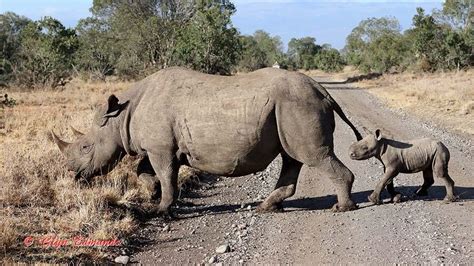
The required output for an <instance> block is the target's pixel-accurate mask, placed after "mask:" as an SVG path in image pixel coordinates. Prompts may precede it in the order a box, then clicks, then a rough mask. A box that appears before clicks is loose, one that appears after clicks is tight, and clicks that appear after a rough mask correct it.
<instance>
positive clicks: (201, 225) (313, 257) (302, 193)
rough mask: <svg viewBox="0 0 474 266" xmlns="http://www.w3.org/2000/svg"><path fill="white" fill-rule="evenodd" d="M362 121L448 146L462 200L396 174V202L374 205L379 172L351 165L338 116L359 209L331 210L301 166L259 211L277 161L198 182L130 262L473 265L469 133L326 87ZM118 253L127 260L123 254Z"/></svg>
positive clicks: (326, 189)
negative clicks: (277, 201) (271, 205)
mask: <svg viewBox="0 0 474 266" xmlns="http://www.w3.org/2000/svg"><path fill="white" fill-rule="evenodd" d="M327 87H328V89H329V92H330V93H331V94H332V95H333V97H334V98H335V99H336V100H337V101H338V102H339V103H340V105H341V106H342V108H343V109H344V110H345V111H346V113H347V114H348V115H349V116H350V119H351V120H352V121H353V122H354V123H355V124H356V125H357V126H358V127H359V128H361V127H362V126H365V127H367V128H369V129H371V130H374V129H376V128H382V129H383V130H385V131H386V132H388V133H389V134H390V135H392V136H393V137H394V138H396V139H400V140H403V139H405V140H406V139H411V138H420V137H434V138H436V139H439V140H441V141H443V142H444V143H445V144H446V146H447V147H448V148H449V149H450V151H451V162H450V175H451V177H452V178H453V179H454V181H455V182H456V192H457V194H458V195H459V196H460V198H461V200H460V201H458V202H455V203H449V204H446V203H444V202H443V201H442V198H443V197H444V195H445V190H444V184H443V183H442V181H441V180H435V184H434V186H433V187H432V188H431V189H430V191H429V192H430V196H428V197H423V198H420V197H415V196H414V191H415V190H416V189H417V187H418V186H419V185H420V184H421V183H422V182H423V179H422V175H421V173H418V174H412V175H399V176H398V177H397V178H396V179H395V185H396V186H397V187H398V188H397V189H398V190H399V191H401V192H402V193H403V195H404V201H403V202H402V203H399V204H391V203H388V202H387V201H388V195H387V194H383V196H384V197H385V201H386V204H383V205H379V206H373V205H372V204H369V203H368V202H367V196H368V195H369V194H370V193H371V191H372V189H373V188H374V187H375V184H376V182H377V180H378V178H379V177H380V176H381V174H382V171H383V169H382V165H381V164H380V163H379V162H378V161H376V160H375V159H371V160H368V161H352V160H350V159H349V156H348V152H347V149H348V147H349V145H350V144H351V143H352V142H353V141H355V137H354V136H353V134H352V132H351V130H350V129H349V128H348V126H346V125H345V124H344V123H342V122H341V120H339V119H338V120H337V122H336V123H337V129H336V132H335V146H336V154H337V155H338V156H339V158H340V159H341V160H342V161H343V162H344V164H346V165H347V166H348V167H349V168H350V169H351V170H352V171H353V173H354V174H355V176H356V180H355V183H354V187H353V197H354V200H355V201H356V203H357V204H358V205H359V207H360V208H359V209H358V210H356V211H351V212H346V213H333V212H331V210H330V207H331V206H332V205H333V204H334V203H335V202H336V198H335V192H334V186H333V185H332V184H331V181H330V180H329V179H327V178H326V177H324V176H320V175H319V173H318V170H317V169H313V168H308V167H303V170H302V172H301V174H300V180H299V182H298V188H297V193H296V195H295V196H294V197H292V198H290V199H289V200H287V201H286V202H285V203H284V207H285V212H283V213H271V214H257V213H255V206H256V205H257V204H258V203H259V202H260V201H261V200H262V199H263V198H264V197H265V196H266V195H268V194H269V193H270V192H271V191H272V188H273V186H274V184H275V183H276V180H277V178H278V173H279V170H280V167H281V161H280V159H279V158H277V159H276V160H275V161H274V162H273V163H272V164H271V165H270V166H269V167H268V168H267V169H266V170H265V171H264V172H260V173H257V174H254V175H249V176H244V177H238V178H220V177H217V178H216V177H207V178H204V180H202V181H203V184H204V185H203V186H202V187H201V188H200V189H198V190H197V191H195V192H193V193H192V194H191V195H187V197H186V198H182V199H181V200H180V204H179V206H178V207H177V208H176V213H177V215H178V219H177V220H174V221H171V222H166V221H163V220H161V219H153V220H150V221H147V222H146V223H145V225H144V227H143V228H142V229H141V230H140V231H139V232H138V233H137V234H136V236H135V238H134V241H132V243H131V245H130V249H128V250H125V251H124V255H126V256H128V257H126V259H127V260H128V259H130V262H132V263H143V264H155V263H162V264H183V263H232V264H238V263H241V264H242V263H245V264H247V263H285V264H286V263H298V264H314V263H318V264H321V263H331V264H340V263H341V264H348V263H358V264H361V263H371V264H373V263H384V264H393V263H407V264H408V263H409V264H412V263H435V264H441V263H447V264H474V223H473V218H474V201H473V199H474V174H473V173H474V163H473V162H474V160H473V155H474V147H473V142H474V139H473V137H472V136H470V135H464V136H459V135H454V134H452V133H450V132H449V131H447V130H444V129H441V128H438V127H436V125H432V124H429V123H425V122H423V121H420V120H418V119H417V118H414V117H411V116H409V115H407V114H405V113H403V112H401V111H400V110H390V109H387V108H386V107H384V106H382V105H381V104H380V102H379V101H378V100H377V99H376V98H374V97H373V96H371V95H370V94H368V93H367V92H365V91H363V90H357V89H354V88H351V87H348V86H347V85H339V84H331V85H329V84H328V85H327ZM121 259H123V258H121Z"/></svg>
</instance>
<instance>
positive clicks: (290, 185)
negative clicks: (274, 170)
mask: <svg viewBox="0 0 474 266" xmlns="http://www.w3.org/2000/svg"><path fill="white" fill-rule="evenodd" d="M282 159H283V163H282V168H281V172H280V177H279V179H278V181H277V184H276V186H275V189H274V190H273V191H272V192H271V193H270V195H269V196H268V197H267V198H266V199H265V200H264V201H263V202H262V203H261V204H260V205H259V206H258V207H257V212H279V211H283V204H282V202H283V200H285V199H286V198H289V197H291V196H293V195H294V194H295V191H296V183H297V181H298V175H299V173H300V170H301V167H302V166H303V164H302V163H300V162H298V161H297V160H295V159H293V158H291V157H290V156H288V155H287V154H285V153H282Z"/></svg>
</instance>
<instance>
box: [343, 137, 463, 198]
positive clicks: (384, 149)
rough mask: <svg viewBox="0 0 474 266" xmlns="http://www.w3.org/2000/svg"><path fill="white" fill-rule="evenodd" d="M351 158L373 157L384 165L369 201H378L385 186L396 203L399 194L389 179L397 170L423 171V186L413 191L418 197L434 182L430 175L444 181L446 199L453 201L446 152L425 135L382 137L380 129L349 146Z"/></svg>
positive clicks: (452, 186)
mask: <svg viewBox="0 0 474 266" xmlns="http://www.w3.org/2000/svg"><path fill="white" fill-rule="evenodd" d="M349 152H350V157H351V159H353V160H367V159H369V158H371V157H375V158H377V159H378V160H379V161H380V162H382V164H383V165H384V169H385V170H384V172H385V173H384V176H383V178H382V179H381V180H380V181H379V183H378V184H377V186H376V187H375V190H374V191H373V192H372V194H371V195H370V196H369V197H368V198H369V200H370V201H371V202H372V203H375V204H380V203H382V201H381V200H380V193H381V192H382V190H383V189H384V188H385V186H387V191H388V192H389V193H390V196H391V198H392V201H393V202H399V201H400V199H401V194H400V193H399V192H397V191H395V189H394V187H393V178H394V177H395V176H397V174H398V173H417V172H421V171H423V179H424V182H423V185H422V186H421V187H420V188H419V189H418V190H417V191H416V194H417V195H418V196H426V195H427V194H428V193H427V190H428V188H429V187H430V186H431V185H432V184H433V183H434V180H433V176H436V177H438V178H442V179H443V180H444V182H445V184H446V197H445V198H444V200H446V201H455V200H456V197H455V196H454V192H453V190H454V181H453V180H452V179H451V177H450V176H449V174H448V162H449V151H448V148H446V146H444V144H443V143H441V142H440V141H436V140H433V139H429V138H424V139H417V140H412V141H410V142H406V143H405V142H400V141H396V140H392V139H387V138H384V137H383V136H382V132H381V131H380V129H377V130H376V131H375V134H369V135H367V136H366V137H365V138H363V139H362V140H360V141H358V142H355V143H353V144H352V145H351V146H350V148H349Z"/></svg>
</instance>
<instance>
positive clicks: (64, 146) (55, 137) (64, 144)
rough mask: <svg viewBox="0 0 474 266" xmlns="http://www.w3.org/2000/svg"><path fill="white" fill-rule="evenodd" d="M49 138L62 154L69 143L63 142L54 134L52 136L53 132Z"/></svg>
mask: <svg viewBox="0 0 474 266" xmlns="http://www.w3.org/2000/svg"><path fill="white" fill-rule="evenodd" d="M51 136H52V137H53V141H54V142H55V143H56V144H57V145H58V147H59V150H60V151H61V152H62V153H64V152H66V149H67V147H68V146H69V145H71V143H68V142H65V141H64V140H62V139H60V138H59V137H58V136H57V135H56V134H54V131H52V130H51Z"/></svg>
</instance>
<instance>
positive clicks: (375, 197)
mask: <svg viewBox="0 0 474 266" xmlns="http://www.w3.org/2000/svg"><path fill="white" fill-rule="evenodd" d="M367 199H368V200H369V201H370V202H372V203H373V204H375V205H380V204H382V201H381V200H380V197H379V196H378V195H374V193H372V194H370V195H369V196H368V197H367Z"/></svg>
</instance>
